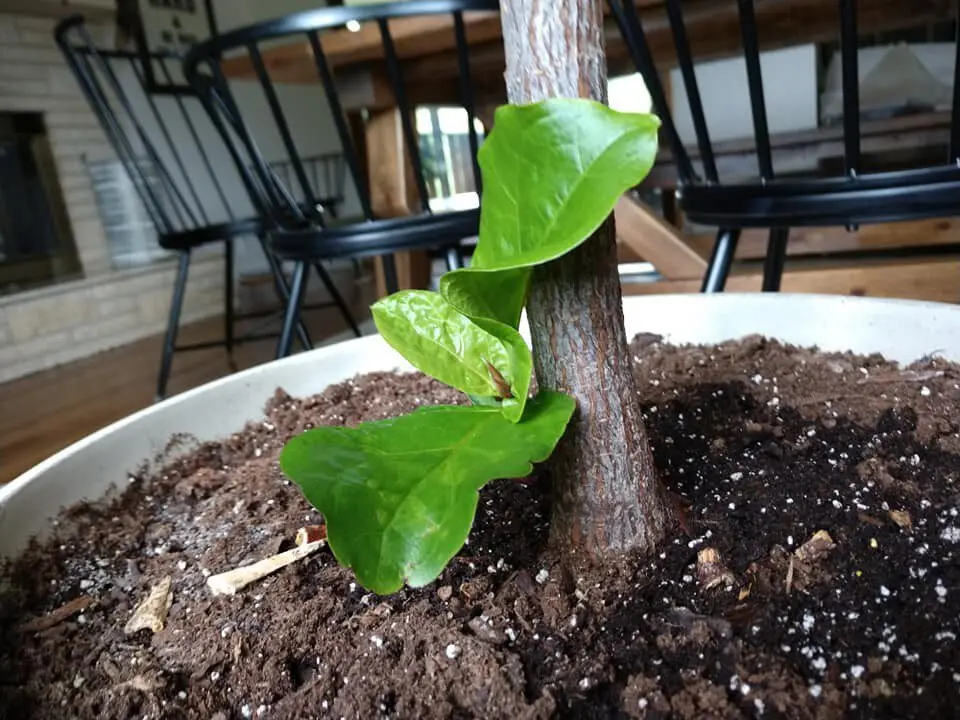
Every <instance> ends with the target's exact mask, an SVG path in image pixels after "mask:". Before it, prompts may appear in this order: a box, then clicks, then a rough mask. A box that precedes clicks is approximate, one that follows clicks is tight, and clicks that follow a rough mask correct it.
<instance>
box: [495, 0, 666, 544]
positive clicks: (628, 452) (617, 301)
mask: <svg viewBox="0 0 960 720" xmlns="http://www.w3.org/2000/svg"><path fill="white" fill-rule="evenodd" d="M500 7H501V13H502V15H501V17H502V24H503V39H504V45H505V52H506V83H507V95H508V97H509V100H510V102H511V103H515V104H522V103H530V102H536V101H538V100H544V99H547V98H552V97H583V98H592V99H594V100H598V101H600V102H604V103H605V102H606V101H607V66H606V57H605V54H604V42H603V30H602V28H603V13H602V0H501V3H500ZM527 317H528V319H529V322H530V330H531V336H532V341H533V353H534V361H535V368H536V374H537V382H538V384H539V386H540V387H541V388H544V389H554V390H561V391H563V392H566V393H569V394H572V395H573V396H574V397H575V398H576V400H577V406H578V409H577V412H576V414H575V415H574V418H573V420H572V422H571V423H570V427H569V430H568V431H567V434H566V435H565V437H564V439H563V440H562V441H561V443H560V445H559V446H558V448H557V451H556V452H555V453H554V455H553V457H552V458H551V460H550V470H551V478H552V483H553V484H552V495H553V509H552V520H551V541H552V542H553V543H554V545H555V546H558V547H560V548H561V549H564V550H566V551H568V552H575V553H578V554H580V553H582V554H584V555H586V556H588V557H593V558H602V557H604V556H607V555H611V554H619V553H623V552H627V551H634V550H639V551H647V550H650V549H652V548H653V547H654V546H655V545H656V543H657V542H658V541H659V540H660V539H661V538H662V537H663V535H664V533H665V531H666V526H667V522H668V520H669V513H668V512H667V506H666V503H665V502H664V495H663V492H662V490H661V487H660V483H659V482H658V480H657V477H656V471H655V469H654V466H653V458H652V456H651V453H650V446H649V442H648V440H647V434H646V431H645V429H644V425H643V418H642V415H641V412H640V403H639V397H638V395H637V391H636V387H635V382H634V378H633V374H632V370H631V362H630V355H629V352H628V349H627V339H626V333H625V331H624V327H623V308H622V294H621V289H620V277H619V275H618V272H617V257H616V236H615V230H614V225H613V218H612V216H611V217H610V218H608V219H607V221H606V223H605V224H604V225H603V226H602V227H601V228H600V229H599V231H598V232H597V233H596V234H595V235H594V236H593V237H591V238H590V239H589V240H587V242H585V243H584V244H583V245H581V246H580V247H579V248H578V249H577V250H575V251H573V252H571V253H569V254H567V255H566V256H564V257H563V258H561V259H559V260H557V261H554V262H551V263H549V264H547V265H545V266H541V267H538V268H536V270H535V271H534V275H533V282H532V284H531V288H530V296H529V300H528V304H527Z"/></svg>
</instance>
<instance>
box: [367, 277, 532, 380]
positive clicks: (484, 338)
mask: <svg viewBox="0 0 960 720" xmlns="http://www.w3.org/2000/svg"><path fill="white" fill-rule="evenodd" d="M371 312H372V314H373V320H374V322H375V323H376V325H377V330H378V331H379V332H380V335H382V336H383V339H384V340H386V341H387V343H389V344H390V345H391V346H392V347H393V348H395V349H396V350H397V352H399V353H400V354H401V355H403V356H404V357H405V358H406V359H407V360H408V361H410V363H411V364H412V365H413V366H414V367H416V368H417V369H418V370H420V371H421V372H423V373H425V374H427V375H430V376H431V377H434V378H436V379H437V380H439V381H440V382H443V383H446V384H447V385H450V386H452V387H455V388H457V389H458V390H461V391H462V392H465V393H469V394H471V395H487V396H497V395H499V394H500V390H499V388H498V387H497V385H496V383H495V382H494V379H493V376H492V375H491V373H490V369H489V367H488V363H489V364H490V365H491V366H493V367H494V368H495V369H496V370H497V371H498V372H499V373H500V374H501V375H502V376H503V377H504V379H505V380H506V381H507V382H508V384H509V385H510V386H511V387H514V386H515V385H516V386H520V385H523V386H525V387H527V388H529V384H530V379H529V377H527V378H526V379H524V378H522V377H517V376H515V375H514V374H513V373H514V370H515V369H516V368H517V367H521V368H522V364H520V365H518V363H517V361H516V353H517V351H516V348H515V347H513V346H512V345H511V346H508V345H507V344H506V342H505V340H504V339H502V338H501V337H500V335H505V334H503V333H497V334H494V333H492V332H490V329H489V328H487V326H486V325H485V326H484V327H481V325H480V324H478V323H477V322H475V321H473V320H471V319H470V318H468V317H467V316H465V315H463V314H462V313H460V312H458V311H457V309H456V308H455V307H453V305H451V304H450V303H448V302H447V301H446V300H445V299H444V298H443V296H441V295H439V294H438V293H435V292H431V291H429V290H402V291H400V292H398V293H394V294H393V295H390V296H388V297H385V298H382V299H381V300H378V301H377V302H376V303H374V305H373V306H372V307H371ZM527 352H528V353H529V350H528V351H527ZM528 374H529V373H528Z"/></svg>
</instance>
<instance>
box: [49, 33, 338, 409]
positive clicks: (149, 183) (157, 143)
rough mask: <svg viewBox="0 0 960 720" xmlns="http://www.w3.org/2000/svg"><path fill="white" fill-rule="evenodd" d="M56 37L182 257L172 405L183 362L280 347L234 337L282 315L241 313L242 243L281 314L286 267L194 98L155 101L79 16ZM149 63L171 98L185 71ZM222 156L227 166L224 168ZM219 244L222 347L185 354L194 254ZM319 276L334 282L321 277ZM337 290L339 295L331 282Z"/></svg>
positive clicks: (168, 346) (132, 57)
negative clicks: (255, 257)
mask: <svg viewBox="0 0 960 720" xmlns="http://www.w3.org/2000/svg"><path fill="white" fill-rule="evenodd" d="M55 36H56V41H57V44H58V45H59V47H60V49H61V50H62V52H63V54H64V57H65V58H66V61H67V64H68V66H69V67H70V69H71V70H72V72H73V74H74V76H75V77H76V79H77V82H78V84H79V85H80V88H81V90H82V92H83V94H84V96H85V97H86V99H87V101H88V103H89V104H90V107H91V108H92V110H93V112H94V114H95V115H96V117H97V119H98V120H99V122H100V124H101V126H102V128H103V131H104V133H105V134H106V137H107V139H108V140H109V142H110V145H111V147H112V149H113V151H114V153H115V154H116V156H117V158H118V160H119V161H120V162H121V163H122V165H123V167H124V169H125V170H126V172H127V174H128V175H129V177H130V180H131V182H132V184H133V186H134V187H135V189H136V191H137V194H138V197H139V199H140V201H141V202H142V204H143V207H144V209H145V211H146V213H147V216H148V217H149V218H150V221H151V223H152V224H153V227H154V229H155V231H156V233H157V240H158V243H159V245H160V246H161V247H162V248H164V249H166V250H169V251H171V252H173V253H175V254H177V255H178V256H179V260H178V266H177V275H176V281H175V283H174V289H173V297H172V301H171V305H170V314H169V319H168V322H167V328H166V333H165V337H164V343H163V353H162V358H161V362H160V370H159V374H158V379H157V393H156V399H157V400H159V399H162V398H163V397H165V396H166V390H167V383H168V380H169V377H170V371H171V367H172V363H173V355H174V353H175V352H177V351H184V350H197V349H202V348H210V347H224V348H225V349H226V351H227V353H228V354H232V352H233V349H234V347H235V346H236V345H238V344H240V343H242V342H248V341H251V340H258V339H268V338H274V337H277V336H278V334H279V333H278V332H276V331H273V332H266V333H265V332H257V331H254V332H250V333H248V334H244V335H242V336H238V335H237V334H236V329H235V327H236V323H237V322H239V321H242V320H248V319H251V318H254V317H265V316H268V315H276V314H277V313H276V311H266V312H256V313H246V314H243V315H238V314H237V313H235V311H234V266H235V257H234V256H235V252H234V250H235V248H234V241H235V240H238V239H240V238H243V237H257V238H258V240H259V243H260V246H261V248H262V249H263V252H264V254H265V256H266V258H267V262H268V264H269V267H270V271H271V273H272V275H273V282H274V289H275V291H276V293H277V295H278V297H279V299H280V307H281V308H285V306H286V304H287V300H288V298H289V283H288V282H287V280H286V278H285V276H284V275H283V272H282V270H281V267H280V263H279V261H278V260H277V259H276V258H275V257H274V256H273V255H272V254H271V253H270V252H269V251H268V250H267V248H266V245H265V240H264V238H265V235H264V229H263V226H262V222H261V221H260V219H259V218H258V217H257V216H256V213H255V212H254V211H253V208H251V207H250V205H249V201H248V200H246V196H245V193H244V191H243V186H242V183H241V182H240V181H239V178H233V180H234V182H233V185H234V186H235V187H236V190H234V191H231V189H230V188H229V187H228V185H227V184H226V183H225V182H224V181H225V180H226V175H227V173H226V172H225V171H224V166H225V167H226V168H231V167H232V162H231V161H230V159H229V155H228V153H227V152H226V149H225V148H223V147H222V146H221V147H215V145H216V144H217V143H218V142H219V138H218V134H217V133H216V131H215V130H214V129H213V128H212V127H211V126H210V123H209V120H208V118H207V117H206V113H205V111H204V110H203V108H202V107H201V106H200V103H199V101H198V99H197V97H196V94H195V93H194V92H193V91H192V89H191V88H190V87H189V86H186V85H183V84H181V85H180V86H178V88H177V89H176V90H171V89H168V90H167V91H166V92H165V93H163V94H162V95H160V94H158V93H152V92H148V91H147V90H146V89H145V76H144V72H143V65H142V62H141V60H142V59H143V54H142V53H139V52H127V51H115V50H108V49H103V48H98V47H97V46H96V44H95V42H94V41H93V39H92V37H91V35H90V33H89V32H88V30H87V28H86V27H85V24H84V20H83V18H82V17H80V16H74V17H70V18H67V19H65V20H63V21H62V22H60V23H59V24H58V25H57V28H56V31H55ZM149 57H150V58H151V59H152V60H153V62H154V68H155V69H156V71H157V72H160V73H162V74H163V75H164V76H165V78H164V79H165V80H166V82H167V86H168V88H173V87H174V82H173V78H172V75H171V70H170V68H169V63H170V62H172V61H173V60H176V61H177V62H178V63H179V61H180V59H179V58H171V57H169V56H166V55H161V54H155V55H150V56H149ZM216 151H219V152H216ZM216 155H219V156H220V158H219V161H218V159H217V158H216V157H215V156H216ZM237 191H239V193H238V192H237ZM237 194H239V196H240V197H241V198H242V199H243V201H244V202H245V203H246V205H247V207H246V208H245V209H243V210H240V209H238V208H237V207H236V205H235V204H234V203H231V201H230V197H231V196H234V197H235V196H236V195H237ZM218 206H219V207H218ZM250 216H253V217H250ZM219 242H222V243H223V244H224V248H225V277H224V337H223V338H222V339H221V340H215V341H210V342H203V343H194V344H189V345H178V344H177V334H178V329H179V324H180V315H181V310H182V307H183V301H184V295H185V292H186V285H187V277H188V273H189V268H190V261H191V258H192V253H193V251H194V250H196V249H198V248H200V247H201V246H204V245H208V244H210V243H219ZM321 273H322V276H323V277H324V278H325V279H326V280H328V281H329V278H327V277H326V274H325V272H324V271H323V270H322V269H321ZM330 284H331V286H332V282H331V283H330ZM334 303H336V304H337V305H339V307H340V309H341V311H342V312H343V314H344V317H345V318H346V320H347V322H348V323H349V324H351V325H352V326H353V327H356V323H355V322H354V320H353V318H352V317H351V315H350V312H349V310H348V308H347V306H346V304H345V303H344V302H343V300H342V298H340V297H339V295H334ZM330 304H333V303H330ZM268 322H269V320H268ZM259 329H260V328H257V330H259ZM297 336H298V338H299V340H300V342H301V344H302V345H303V346H304V347H307V348H309V347H310V346H311V343H310V338H309V335H308V334H307V330H306V327H305V326H304V325H303V323H299V324H298V326H297ZM231 362H232V357H231Z"/></svg>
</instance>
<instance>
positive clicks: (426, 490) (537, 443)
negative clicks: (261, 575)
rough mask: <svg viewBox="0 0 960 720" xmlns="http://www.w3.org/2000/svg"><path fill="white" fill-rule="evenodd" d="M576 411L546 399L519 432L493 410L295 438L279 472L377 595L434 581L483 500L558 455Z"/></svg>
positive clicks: (451, 411) (445, 410)
mask: <svg viewBox="0 0 960 720" xmlns="http://www.w3.org/2000/svg"><path fill="white" fill-rule="evenodd" d="M574 407H575V401H574V400H573V398H571V397H569V396H567V395H563V394H561V393H554V392H541V393H540V394H539V395H538V396H537V397H536V398H535V399H533V400H531V401H530V402H529V403H528V405H527V409H526V412H525V414H524V417H523V420H522V421H521V422H520V423H511V422H509V421H508V420H507V419H506V418H504V417H503V415H502V414H501V413H500V412H499V411H498V410H496V409H494V408H487V407H475V406H465V407H450V406H446V407H444V406H441V407H427V408H420V409H418V410H416V411H414V412H413V413H411V414H409V415H404V416H402V417H398V418H395V419H390V420H383V421H376V422H369V423H365V424H362V425H360V426H358V427H355V428H343V427H322V428H316V429H313V430H308V431H307V432H305V433H303V434H301V435H299V436H297V437H294V438H293V439H291V440H290V441H289V442H288V443H287V445H286V447H285V448H284V449H283V452H282V453H281V455H280V466H281V468H282V470H283V472H284V473H286V474H287V475H288V476H289V477H290V478H291V479H292V480H293V481H294V482H296V483H297V485H299V486H300V488H301V489H302V490H303V493H304V495H305V496H306V498H307V499H308V500H309V501H310V502H311V503H312V504H313V505H314V506H315V507H316V508H317V509H318V510H319V511H320V512H321V513H322V514H323V516H324V520H325V521H326V525H327V541H328V542H329V544H330V548H331V549H332V550H333V553H334V555H335V556H336V558H337V560H338V561H339V562H340V563H341V564H342V565H344V566H346V567H350V568H353V571H354V573H355V575H356V577H357V580H358V581H359V582H360V584H361V585H363V586H364V587H365V588H367V589H368V590H371V591H373V592H376V593H380V594H387V593H392V592H395V591H396V590H398V589H400V588H401V587H402V585H403V584H404V583H407V584H409V585H410V586H412V587H419V586H423V585H426V584H427V583H429V582H431V581H433V580H434V579H435V578H436V577H437V576H438V575H439V574H440V572H441V571H442V570H443V568H444V566H445V565H446V564H447V563H448V562H449V561H450V559H451V558H452V557H453V556H454V555H455V554H456V553H457V551H458V550H459V549H460V548H461V547H462V546H463V543H464V542H465V541H466V539H467V535H468V534H469V532H470V527H471V525H472V524H473V517H474V513H475V511H476V507H477V492H478V491H479V490H480V488H482V487H483V486H484V485H485V484H486V483H487V482H489V481H491V480H494V479H498V478H515V477H524V476H525V475H527V474H528V473H529V472H530V470H531V468H532V463H536V462H542V461H543V460H545V459H547V458H548V457H549V456H550V454H551V453H552V452H553V449H554V447H555V446H556V443H557V441H558V440H559V439H560V437H561V436H562V435H563V432H564V429H565V428H566V426H567V423H568V422H569V420H570V417H571V415H572V414H573V410H574Z"/></svg>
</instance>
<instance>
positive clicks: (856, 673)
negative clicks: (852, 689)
mask: <svg viewBox="0 0 960 720" xmlns="http://www.w3.org/2000/svg"><path fill="white" fill-rule="evenodd" d="M865 671H866V668H865V667H863V665H854V666H853V667H851V668H850V677H852V678H853V679H854V680H859V679H860V676H861V675H863V673H864V672H865Z"/></svg>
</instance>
